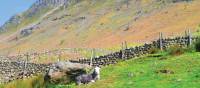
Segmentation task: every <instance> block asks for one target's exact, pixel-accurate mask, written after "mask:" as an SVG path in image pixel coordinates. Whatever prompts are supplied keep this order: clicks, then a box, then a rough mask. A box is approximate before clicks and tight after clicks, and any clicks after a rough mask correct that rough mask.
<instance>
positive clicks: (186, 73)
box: [2, 52, 200, 88]
mask: <svg viewBox="0 0 200 88" xmlns="http://www.w3.org/2000/svg"><path fill="white" fill-rule="evenodd" d="M43 82H44V80H43V79H42V76H40V77H35V78H31V79H28V80H23V81H22V80H18V81H15V82H12V83H10V84H7V85H4V86H2V88H45V84H44V83H43ZM199 84H200V53H197V52H193V53H185V54H182V55H178V56H171V55H168V54H166V53H160V54H156V55H148V56H145V57H141V58H136V59H131V60H128V61H124V62H121V63H118V64H116V65H110V66H107V67H103V68H102V70H101V80H99V81H98V82H96V83H92V84H88V85H81V86H75V84H72V85H67V86H62V85H48V86H46V87H48V88H71V87H72V88H76V87H78V88H200V85H199Z"/></svg>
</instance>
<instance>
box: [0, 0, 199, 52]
mask: <svg viewBox="0 0 200 88" xmlns="http://www.w3.org/2000/svg"><path fill="white" fill-rule="evenodd" d="M39 1H43V4H42V5H40V4H39V6H41V7H38V9H39V11H36V13H37V14H32V16H31V17H29V16H28V15H27V17H26V15H24V14H26V13H30V12H35V11H34V10H31V9H29V10H28V11H26V12H24V13H23V14H22V15H20V17H21V18H23V19H21V18H20V22H19V23H17V24H16V25H17V26H16V25H15V26H13V23H12V22H13V21H11V23H7V24H5V25H4V26H3V27H2V28H1V30H4V31H2V33H1V35H0V37H1V38H2V39H1V40H0V50H1V51H2V54H5V53H7V52H9V51H12V52H13V53H16V52H17V51H19V50H20V51H28V50H43V49H54V48H62V47H70V48H75V47H86V48H109V47H117V46H119V45H121V42H123V41H127V42H128V43H131V44H138V43H144V42H149V41H151V40H154V39H156V38H157V36H158V33H159V32H164V34H165V35H166V36H175V35H176V33H177V34H180V33H181V32H182V33H184V31H185V30H186V29H188V28H190V29H192V30H193V31H196V29H195V28H196V27H197V26H198V25H199V23H200V17H199V15H200V12H199V10H200V8H198V7H199V5H200V1H199V0H193V1H191V0H58V1H60V2H58V3H57V4H54V3H55V2H54V1H56V0H50V1H49V2H45V1H46V0H39ZM39 1H38V2H39ZM72 1H73V2H72ZM47 3H53V4H47ZM66 3H68V4H66ZM34 7H35V6H34V5H33V6H32V7H31V8H34ZM44 8H45V9H44ZM15 17H18V16H15ZM14 22H15V21H14Z"/></svg>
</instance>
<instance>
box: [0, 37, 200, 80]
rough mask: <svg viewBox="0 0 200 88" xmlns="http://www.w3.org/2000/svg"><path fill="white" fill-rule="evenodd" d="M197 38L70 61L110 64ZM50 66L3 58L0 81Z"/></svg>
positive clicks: (45, 69) (98, 64)
mask: <svg viewBox="0 0 200 88" xmlns="http://www.w3.org/2000/svg"><path fill="white" fill-rule="evenodd" d="M197 39H198V38H189V37H177V38H171V39H170V38H168V39H159V40H157V41H153V42H152V43H150V44H144V45H142V46H137V47H132V48H127V49H123V50H120V51H118V52H114V53H110V54H107V55H104V56H98V57H95V58H92V59H79V60H70V61H71V62H73V63H82V64H89V65H90V63H91V62H92V66H106V65H110V64H115V63H117V62H119V61H124V60H128V59H131V58H135V57H139V56H142V55H145V54H149V53H150V50H151V49H152V48H160V47H161V46H162V47H163V49H167V48H168V47H170V46H173V45H176V46H177V45H178V46H182V47H187V46H188V45H189V43H190V42H189V41H192V42H195V41H196V40H197ZM161 42H162V43H161ZM10 59H12V58H10ZM50 66H51V64H35V63H28V62H26V61H25V60H24V61H23V60H22V61H20V59H19V60H18V61H15V60H14V61H13V60H3V61H1V62H0V82H2V83H7V82H10V81H12V80H15V79H23V78H26V77H30V76H32V75H37V74H39V73H41V74H45V73H46V71H47V70H48V69H49V67H50Z"/></svg>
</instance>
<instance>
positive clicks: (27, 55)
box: [23, 53, 29, 78]
mask: <svg viewBox="0 0 200 88" xmlns="http://www.w3.org/2000/svg"><path fill="white" fill-rule="evenodd" d="M28 59H29V53H27V54H26V59H25V61H24V71H23V78H24V77H25V73H26V68H27V62H28Z"/></svg>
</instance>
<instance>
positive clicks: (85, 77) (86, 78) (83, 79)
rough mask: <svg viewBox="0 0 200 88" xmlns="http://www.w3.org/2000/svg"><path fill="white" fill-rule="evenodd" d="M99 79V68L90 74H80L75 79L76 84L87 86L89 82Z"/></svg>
mask: <svg viewBox="0 0 200 88" xmlns="http://www.w3.org/2000/svg"><path fill="white" fill-rule="evenodd" d="M99 79H100V68H99V67H95V68H94V71H93V72H92V73H90V74H82V75H79V76H77V77H76V78H75V80H76V84H77V85H80V84H88V83H90V82H95V81H96V80H99Z"/></svg>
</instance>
